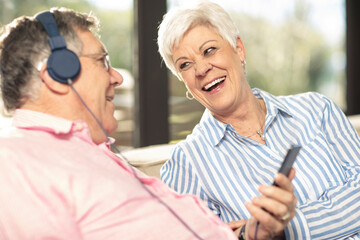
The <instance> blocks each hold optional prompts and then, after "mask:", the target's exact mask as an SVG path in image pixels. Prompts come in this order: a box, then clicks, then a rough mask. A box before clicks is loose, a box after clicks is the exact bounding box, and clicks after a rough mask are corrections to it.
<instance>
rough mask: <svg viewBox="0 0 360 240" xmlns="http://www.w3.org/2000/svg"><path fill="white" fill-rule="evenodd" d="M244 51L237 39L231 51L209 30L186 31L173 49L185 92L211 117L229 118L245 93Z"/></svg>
mask: <svg viewBox="0 0 360 240" xmlns="http://www.w3.org/2000/svg"><path fill="white" fill-rule="evenodd" d="M244 60H245V50H244V46H243V44H242V42H241V39H240V38H238V39H237V47H236V49H235V50H234V48H233V47H231V45H230V44H229V43H228V42H227V41H226V40H224V39H223V38H222V37H221V36H220V35H219V34H218V33H217V32H216V31H214V30H213V29H212V28H211V27H208V26H204V25H198V26H195V27H193V28H191V29H190V30H188V31H187V32H186V33H185V35H184V37H183V38H182V39H181V41H180V42H179V44H178V46H175V47H174V48H173V61H174V63H175V66H176V69H177V72H178V75H179V77H180V78H181V79H182V80H183V81H184V82H185V84H186V86H187V88H188V90H189V91H190V92H191V94H192V95H193V96H194V97H195V98H196V100H198V101H199V102H200V103H201V104H202V105H204V106H205V107H206V108H208V109H209V110H210V111H211V112H212V113H213V114H214V115H227V114H231V113H232V112H233V111H235V110H236V108H237V107H238V106H239V104H241V101H242V97H243V95H246V94H243V93H245V91H248V88H247V87H244V86H248V85H247V81H246V78H245V75H244V71H243V67H242V62H243V61H244Z"/></svg>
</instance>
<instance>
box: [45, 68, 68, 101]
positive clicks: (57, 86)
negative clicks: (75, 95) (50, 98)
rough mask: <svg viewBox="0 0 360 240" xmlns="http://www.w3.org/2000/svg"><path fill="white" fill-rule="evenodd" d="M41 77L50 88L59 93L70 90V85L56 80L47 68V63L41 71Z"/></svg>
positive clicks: (65, 92)
mask: <svg viewBox="0 0 360 240" xmlns="http://www.w3.org/2000/svg"><path fill="white" fill-rule="evenodd" d="M39 73H40V78H41V80H42V81H43V82H44V83H45V85H46V86H47V88H48V89H50V90H51V91H52V92H55V93H58V94H67V93H68V92H69V85H67V84H64V83H60V82H58V81H55V80H54V79H53V78H52V77H51V76H50V75H49V72H48V71H47V69H46V64H43V66H42V67H41V69H40V71H39Z"/></svg>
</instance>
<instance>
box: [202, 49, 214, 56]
mask: <svg viewBox="0 0 360 240" xmlns="http://www.w3.org/2000/svg"><path fill="white" fill-rule="evenodd" d="M215 49H216V48H215V47H209V48H207V49H206V50H205V51H204V55H207V54H209V53H211V52H213V51H214V50H215Z"/></svg>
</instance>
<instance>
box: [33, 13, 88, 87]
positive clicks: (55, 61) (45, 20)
mask: <svg viewBox="0 0 360 240" xmlns="http://www.w3.org/2000/svg"><path fill="white" fill-rule="evenodd" d="M36 19H37V20H38V21H39V22H40V23H41V24H42V26H43V27H44V28H45V30H46V32H47V34H48V35H49V37H50V38H49V44H50V48H51V55H50V57H49V58H48V60H47V71H48V72H49V74H50V76H51V77H52V78H53V79H54V80H56V81H58V82H60V83H68V79H71V80H72V81H74V80H75V79H76V78H77V76H78V75H79V73H80V70H81V65H80V60H79V58H78V56H77V55H76V54H75V53H74V52H73V51H71V50H69V49H67V48H66V42H65V39H64V37H63V36H61V35H60V33H59V30H58V27H57V24H56V22H55V18H54V16H53V15H52V13H51V12H49V11H45V12H41V13H39V14H37V15H36Z"/></svg>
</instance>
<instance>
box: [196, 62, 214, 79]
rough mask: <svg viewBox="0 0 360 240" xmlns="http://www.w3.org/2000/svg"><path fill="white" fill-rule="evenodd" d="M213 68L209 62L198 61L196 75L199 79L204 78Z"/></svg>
mask: <svg viewBox="0 0 360 240" xmlns="http://www.w3.org/2000/svg"><path fill="white" fill-rule="evenodd" d="M211 68H212V65H211V64H210V63H209V62H207V61H198V62H197V63H196V64H195V74H196V76H198V77H203V76H205V75H206V74H207V73H208V72H209V71H210V69H211Z"/></svg>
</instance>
